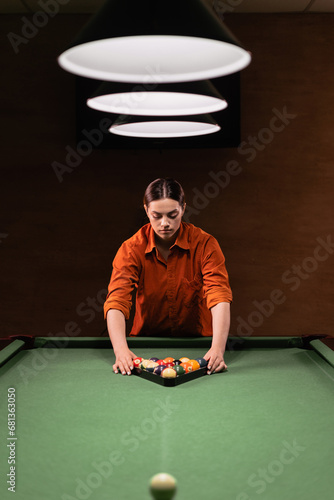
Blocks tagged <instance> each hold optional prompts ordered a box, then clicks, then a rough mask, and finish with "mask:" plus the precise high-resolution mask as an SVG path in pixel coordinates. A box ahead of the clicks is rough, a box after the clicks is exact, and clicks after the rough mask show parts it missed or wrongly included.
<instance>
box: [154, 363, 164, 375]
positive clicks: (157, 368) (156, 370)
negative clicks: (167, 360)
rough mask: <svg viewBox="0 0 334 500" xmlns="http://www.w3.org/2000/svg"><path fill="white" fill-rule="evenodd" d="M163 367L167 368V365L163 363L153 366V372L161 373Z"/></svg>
mask: <svg viewBox="0 0 334 500" xmlns="http://www.w3.org/2000/svg"><path fill="white" fill-rule="evenodd" d="M165 368H167V366H165V365H159V366H156V367H155V368H154V371H153V373H155V374H156V375H161V372H162V371H163V370H164V369H165Z"/></svg>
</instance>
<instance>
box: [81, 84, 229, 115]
mask: <svg viewBox="0 0 334 500" xmlns="http://www.w3.org/2000/svg"><path fill="white" fill-rule="evenodd" d="M87 105H88V106H89V107H90V108H93V109H96V110H98V111H103V112H107V113H116V114H129V115H141V116H183V115H199V114H205V113H213V112H216V111H221V110H223V109H225V108H226V107H227V102H226V100H225V99H224V98H223V97H222V96H221V95H220V93H219V92H218V90H217V89H216V88H215V87H214V85H212V83H211V82H210V81H208V80H205V81H201V82H187V83H178V84H165V85H164V84H162V85H151V86H147V85H145V86H144V85H135V86H134V85H132V84H121V83H111V82H108V83H104V84H102V85H101V86H100V87H98V89H97V90H96V92H94V95H93V96H92V97H91V98H89V99H88V100H87Z"/></svg>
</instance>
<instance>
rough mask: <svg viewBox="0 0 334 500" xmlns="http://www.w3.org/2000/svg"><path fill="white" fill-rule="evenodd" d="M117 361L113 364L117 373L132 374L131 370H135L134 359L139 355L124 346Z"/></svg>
mask: <svg viewBox="0 0 334 500" xmlns="http://www.w3.org/2000/svg"><path fill="white" fill-rule="evenodd" d="M115 355H116V361H115V364H114V365H113V370H114V372H115V373H121V374H122V375H131V370H133V360H134V359H135V358H136V357H137V356H136V355H135V354H134V353H133V352H132V351H130V349H128V348H124V349H121V350H119V351H117V353H116V352H115Z"/></svg>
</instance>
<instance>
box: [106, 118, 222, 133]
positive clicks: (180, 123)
mask: <svg viewBox="0 0 334 500" xmlns="http://www.w3.org/2000/svg"><path fill="white" fill-rule="evenodd" d="M219 130H220V126H219V125H218V124H217V122H216V121H215V120H214V119H213V118H212V116H211V115H209V114H206V115H200V116H187V117H182V118H175V117H172V118H168V117H142V116H141V117H136V116H127V115H120V116H119V117H118V118H117V119H116V120H115V122H114V123H113V125H112V126H111V127H110V129H109V132H110V133H112V134H116V135H122V136H126V137H139V138H149V139H152V138H177V137H194V136H200V135H208V134H213V133H215V132H219Z"/></svg>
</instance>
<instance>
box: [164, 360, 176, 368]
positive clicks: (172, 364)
mask: <svg viewBox="0 0 334 500" xmlns="http://www.w3.org/2000/svg"><path fill="white" fill-rule="evenodd" d="M165 365H166V366H167V368H173V366H174V362H173V361H167V362H166V361H165Z"/></svg>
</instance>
